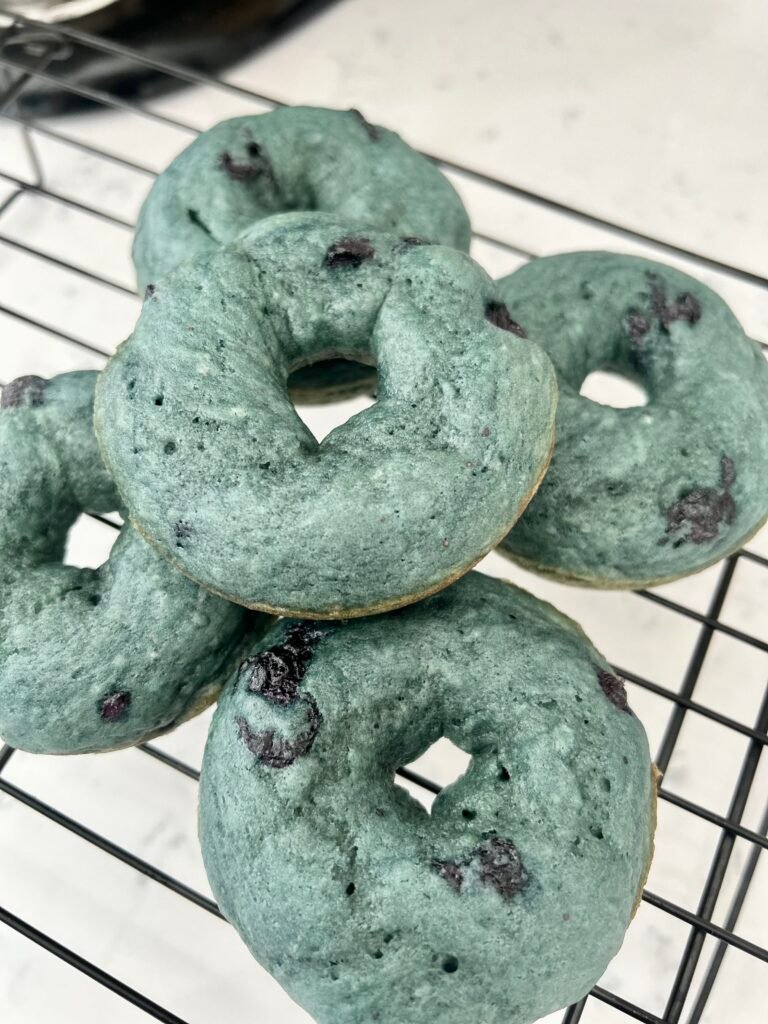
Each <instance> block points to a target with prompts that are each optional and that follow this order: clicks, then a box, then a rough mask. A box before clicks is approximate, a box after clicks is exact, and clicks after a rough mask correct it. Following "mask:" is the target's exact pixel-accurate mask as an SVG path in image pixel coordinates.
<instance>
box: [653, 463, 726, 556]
mask: <svg viewBox="0 0 768 1024" xmlns="http://www.w3.org/2000/svg"><path fill="white" fill-rule="evenodd" d="M735 481H736V467H735V465H734V462H733V459H731V458H729V457H728V456H727V455H722V456H721V457H720V487H719V488H718V487H694V488H692V489H691V490H690V491H688V492H687V493H685V494H683V495H681V496H680V498H678V500H677V501H676V502H674V503H673V504H672V505H670V506H669V508H668V509H667V510H666V516H667V528H666V530H665V531H664V532H665V534H667V535H669V534H673V533H677V532H679V531H680V532H681V531H683V530H685V533H682V532H681V536H679V537H677V538H676V539H675V541H674V542H673V547H680V546H681V545H682V544H684V543H686V541H691V542H692V543H693V544H705V543H706V542H707V541H711V540H715V539H716V538H717V536H718V535H719V533H720V526H721V524H722V523H726V524H727V525H728V526H730V525H731V523H733V521H734V520H735V518H736V502H735V501H734V499H733V495H732V494H731V487H732V486H733V484H734V483H735ZM662 539H666V538H662Z"/></svg>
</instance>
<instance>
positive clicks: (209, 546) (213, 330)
mask: <svg viewBox="0 0 768 1024" xmlns="http://www.w3.org/2000/svg"><path fill="white" fill-rule="evenodd" d="M521 333H522V332H521V329H520V327H519V326H518V325H517V324H515V323H514V322H513V321H512V320H510V319H509V317H508V316H507V315H506V311H505V310H504V309H503V307H502V306H501V305H500V304H499V303H498V301H497V297H496V293H495V291H494V287H493V283H492V282H491V280H490V279H489V278H488V277H487V275H486V274H485V273H484V272H483V271H482V270H481V269H480V268H479V267H478V266H477V265H476V264H475V263H473V262H472V260H470V258H469V257H468V256H466V255H464V254H463V253H460V252H458V251H457V250H456V249H450V248H447V247H445V246H432V245H426V244H416V243H415V242H403V241H402V240H401V239H400V238H399V237H397V236H394V235H388V234H379V233H376V232H368V233H366V234H365V235H360V234H356V233H355V232H354V230H351V229H350V227H349V225H347V224H341V223H339V222H338V221H336V220H335V219H334V218H331V217H329V216H328V215H322V214H284V215H282V216H275V217H271V218H269V219H267V220H265V221H262V222H260V223H259V224H257V225H256V226H255V227H254V228H252V229H251V230H250V231H249V232H248V233H246V234H245V235H242V236H241V237H240V239H239V240H238V241H237V242H235V243H232V244H231V245H230V246H226V247H224V248H222V249H220V250H219V251H217V252H216V253H214V254H213V255H212V256H209V257H206V258H204V259H201V260H199V261H196V262H190V263H186V264H183V265H182V266H181V267H179V268H178V270H177V271H175V272H174V273H173V274H171V275H170V276H169V277H167V278H165V280H164V282H163V283H161V284H159V285H158V286H157V289H156V291H155V292H154V293H153V295H152V298H151V299H150V301H148V302H146V303H145V304H144V308H143V310H142V314H141V317H140V319H139V322H138V324H137V326H136V329H135V331H134V333H133V336H132V337H131V338H130V339H129V340H128V341H126V342H125V343H124V344H123V345H122V346H121V347H120V349H119V350H118V352H117V354H116V355H115V356H114V357H113V358H112V359H111V360H110V362H109V364H108V366H107V368H106V370H105V371H104V373H103V375H102V377H101V378H100V382H99V387H98V389H97V399H96V429H97V433H98V436H99V438H100V442H101V445H102V449H103V452H104V455H105V458H106V461H107V464H108V465H109V467H110V469H111V471H112V472H113V474H114V479H115V481H116V483H117V486H118V488H119V490H120V493H121V494H122V496H123V499H124V500H125V502H126V504H127V506H128V509H129V511H130V516H131V521H132V522H133V523H134V524H135V525H136V527H137V528H138V529H139V530H140V531H141V532H142V534H144V535H145V536H146V537H147V538H148V539H149V540H150V541H151V542H152V543H153V544H154V545H155V546H156V547H157V549H158V550H159V551H160V552H161V554H163V555H164V556H165V557H166V558H168V559H170V560H172V561H173V562H174V563H175V564H176V565H177V566H179V567H180V568H181V569H182V571H183V572H185V573H187V574H188V575H189V576H191V577H192V578H193V579H195V580H197V581H198V582H199V583H201V584H202V585H204V586H206V587H208V588H209V589H210V590H212V591H214V592H216V593H219V594H221V595H222V596H225V597H229V598H230V599H231V600H234V601H238V602H239V603H241V604H244V605H247V606H250V607H255V608H260V609H263V610H272V611H280V612H289V613H291V614H297V615H303V616H306V617H310V618H343V617H348V616H354V615H361V614H366V613H370V612H374V611H384V610H386V609H388V608H392V607H396V606H399V605H403V604H407V603H409V602H411V601H414V600H417V599H418V598H420V597H422V596H424V595H426V594H428V593H431V592H434V591H436V590H438V589H440V588H441V587H443V586H446V585H447V584H448V583H450V582H451V581H452V580H453V579H456V578H457V577H458V576H460V575H461V574H462V573H464V572H466V571H467V570H468V569H470V568H471V566H472V565H473V564H474V563H475V562H476V561H477V560H478V559H479V558H480V557H481V556H482V555H484V554H485V553H486V552H487V551H488V550H489V549H490V548H491V547H493V546H495V545H496V544H498V542H499V539H500V538H501V537H503V536H504V534H505V533H506V532H507V530H508V529H509V527H510V526H511V524H512V523H513V522H514V521H515V520H516V519H517V517H518V516H519V515H520V513H521V511H522V509H523V508H524V507H525V505H526V503H527V502H528V500H529V498H530V496H531V494H532V492H533V491H534V489H535V488H536V486H537V484H538V482H539V480H540V478H541V475H542V474H543V472H544V469H545V467H546V464H547V460H548V458H549V452H550V449H551V445H552V427H553V423H554V412H555V404H556V387H555V382H554V373H553V371H552V368H551V366H550V364H549V360H548V359H547V357H546V356H545V355H544V353H543V351H542V350H541V349H540V348H539V346H537V345H535V344H532V343H531V342H530V341H528V340H527V339H526V338H525V337H521ZM320 355H326V356H330V357H338V356H341V355H349V356H352V357H354V358H356V359H358V360H361V361H366V362H374V361H375V362H376V364H377V365H378V372H379V390H378V401H377V403H376V404H375V405H374V406H372V407H371V408H369V409H366V410H364V411H363V412H361V413H358V414H357V415H356V416H354V417H352V418H351V419H350V420H348V421H347V422H346V423H344V424H342V425H341V426H339V427H337V428H336V429H335V430H333V431H332V432H331V433H330V434H329V435H328V436H327V437H326V438H325V439H324V440H323V441H322V443H318V442H317V441H316V440H315V438H314V437H313V436H312V434H311V433H310V432H309V430H308V429H307V427H305V426H304V424H303V423H302V422H301V420H300V419H299V418H298V416H297V415H296V412H295V410H294V407H293V405H292V404H291V401H290V398H289V396H288V391H287V388H286V379H287V377H288V374H289V373H290V372H291V370H294V369H296V368H297V367H299V366H301V365H304V364H306V363H308V362H311V361H312V360H313V359H316V358H318V357H319V356H320Z"/></svg>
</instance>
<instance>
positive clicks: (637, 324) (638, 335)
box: [626, 311, 651, 344]
mask: <svg viewBox="0 0 768 1024" xmlns="http://www.w3.org/2000/svg"><path fill="white" fill-rule="evenodd" d="M626 325H627V334H629V336H630V338H631V339H632V341H633V342H635V344H638V343H640V342H641V341H642V339H643V338H644V337H645V336H646V334H647V333H648V331H650V329H651V325H650V323H649V322H648V321H647V320H646V318H645V317H644V316H643V314H642V313H637V312H633V311H630V312H629V313H627V320H626Z"/></svg>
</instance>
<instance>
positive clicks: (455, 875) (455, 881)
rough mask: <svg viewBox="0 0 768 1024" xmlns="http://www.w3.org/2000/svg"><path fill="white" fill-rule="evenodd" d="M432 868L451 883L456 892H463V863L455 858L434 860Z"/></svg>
mask: <svg viewBox="0 0 768 1024" xmlns="http://www.w3.org/2000/svg"><path fill="white" fill-rule="evenodd" d="M432 870H433V871H436V872H437V874H438V875H440V877H441V878H444V879H445V881H446V882H447V883H448V885H450V887H451V888H452V889H454V890H455V891H456V892H461V886H462V884H463V883H464V873H463V872H462V870H461V865H460V864H458V863H457V862H456V861H455V860H433V861H432Z"/></svg>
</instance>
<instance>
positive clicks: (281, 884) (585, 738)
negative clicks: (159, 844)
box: [200, 573, 655, 1024]
mask: <svg viewBox="0 0 768 1024" xmlns="http://www.w3.org/2000/svg"><path fill="white" fill-rule="evenodd" d="M441 736H447V737H448V738H449V739H450V740H451V741H452V742H453V743H455V744H456V745H457V746H459V747H460V748H461V749H462V750H464V751H466V752H467V753H469V754H471V755H472V761H471V763H470V766H469V768H468V770H467V772H466V774H465V775H463V776H462V777H461V778H460V779H458V780H457V781H456V782H455V783H453V784H452V785H451V786H449V787H447V788H446V789H444V790H443V791H442V792H441V794H440V795H439V796H438V797H437V798H436V800H435V802H434V805H433V807H432V812H431V815H430V814H428V813H427V812H426V811H425V810H424V808H423V807H422V806H421V805H420V804H418V803H417V802H416V801H415V800H414V799H413V798H412V797H410V796H409V795H408V794H407V793H405V792H404V791H403V790H402V789H401V788H399V787H397V786H395V784H394V781H393V778H394V772H395V770H396V769H397V768H398V767H400V766H402V765H405V764H408V763H409V762H411V761H412V760H413V759H414V758H416V757H417V756H419V755H420V754H422V753H423V752H424V751H425V750H426V749H427V748H428V747H429V746H430V745H431V744H432V743H433V742H434V741H436V740H437V739H438V738H440V737H441ZM654 792H655V791H652V784H651V767H650V762H649V754H648V745H647V741H646V737H645V733H644V731H643V728H642V726H641V725H640V723H639V722H638V720H637V719H636V718H635V717H634V715H633V713H632V712H631V710H630V708H629V706H628V704H627V700H626V694H625V692H624V688H623V684H622V682H621V681H620V680H619V679H618V678H617V677H616V676H614V675H613V673H612V671H611V669H610V667H609V666H608V664H607V663H606V662H605V660H604V659H603V658H602V657H601V655H600V654H598V652H597V651H596V650H595V649H594V648H593V647H592V645H591V644H590V643H589V641H588V640H587V638H586V637H585V636H584V634H583V633H582V632H581V630H580V629H579V627H578V626H577V625H576V624H575V623H573V622H571V621H570V620H569V619H566V618H565V617H564V616H562V615H561V614H560V613H559V612H557V611H556V610H555V609H554V608H552V607H551V606H550V605H547V604H544V603H543V602H541V601H539V600H537V599H536V598H534V597H532V596H531V595H530V594H526V593H525V592H524V591H522V590H518V589H517V588H516V587H512V586H510V585H509V584H506V583H503V582H501V581H499V580H494V579H491V578H489V577H486V576H482V575H480V574H479V573H470V574H469V575H467V576H465V577H464V578H463V579H462V580H460V581H459V582H458V583H457V584H456V585H455V586H453V587H450V588H449V589H447V590H445V591H443V592H442V593H440V594H438V595H436V596H435V597H432V598H429V599H428V600H426V601H423V602H421V603H420V604H417V605H413V606H411V607H409V608H406V609H403V610H401V611H398V612H395V613H392V614H390V615H386V616H377V617H374V618H370V619H362V620H359V621H355V622H347V623H333V624H330V623H316V622H306V621H305V622H299V621H291V620H287V621H283V622H281V623H278V624H277V625H276V626H275V627H274V628H273V629H272V631H271V632H270V633H269V634H268V636H267V637H266V638H265V639H263V640H262V641H261V643H260V644H257V645H256V646H255V647H254V648H253V651H252V653H251V656H250V657H249V658H248V659H247V660H246V661H245V662H244V663H243V665H242V666H241V668H240V671H239V672H238V674H237V675H236V676H235V678H233V680H232V681H231V682H230V683H228V684H227V686H226V687H225V689H224V691H223V692H222V697H221V700H220V703H219V706H218V709H217V711H216V714H215V716H214V720H213V725H212V728H211V731H210V734H209V738H208V744H207V748H206V752H205V758H204V763H203V771H202V778H201V790H200V835H201V840H202V847H203V855H204V859H205V865H206V869H207V872H208V877H209V880H210V882H211V886H212V888H213V891H214V894H215V896H216V898H217V900H218V901H219V905H220V906H221V908H222V910H223V912H224V914H225V916H226V917H227V918H228V919H229V920H230V921H231V922H232V923H233V924H234V925H235V927H236V928H237V929H238V931H239V932H240V934H241V936H242V937H243V939H244V940H245V942H246V943H247V945H248V946H249V948H250V949H251V951H252V952H253V954H254V956H255V957H256V958H257V959H258V960H259V962H260V963H261V964H262V965H263V966H264V967H266V968H267V970H269V971H270V972H271V973H272V974H273V975H274V976H275V977H276V979H277V980H278V981H279V982H280V984H281V985H283V986H284V987H285V988H286V990H287V991H288V992H289V994H290V995H291V996H292V997H293V998H294V999H296V1000H297V1001H298V1002H299V1003H300V1004H301V1005H302V1006H304V1007H305V1008H306V1009H307V1010H308V1011H309V1012H310V1013H311V1014H312V1015H313V1016H314V1017H315V1019H316V1020H317V1021H318V1022H320V1024H368V1022H370V1021H377V1022H379V1024H434V1022H436V1021H440V1022H441V1024H466V1022H467V1021H478V1022H482V1024H530V1022H532V1021H534V1020H537V1019H538V1018H539V1017H541V1016H543V1015H544V1014H546V1013H548V1012H550V1011H553V1010H555V1009H557V1008H559V1007H562V1006H565V1005H566V1004H568V1003H570V1002H572V1001H575V1000H576V999H578V998H580V997H581V996H582V995H583V994H584V993H585V992H587V991H588V989H589V988H590V987H591V986H592V985H593V984H594V982H595V981H596V980H597V978H598V977H599V976H600V974H601V973H602V971H603V970H604V968H605V967H606V965H607V963H608V961H609V960H610V959H611V957H612V956H613V955H614V954H615V953H616V951H617V950H618V948H619V946H620V945H621V942H622V939H623V936H624V932H625V930H626V928H627V926H628V924H629V921H630V917H631V915H632V912H633V907H634V905H635V901H636V897H637V894H638V890H639V888H640V886H641V884H642V883H643V881H644V877H645V873H646V871H647V866H648V863H649V860H650V856H651V851H652V821H653V807H654Z"/></svg>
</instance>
